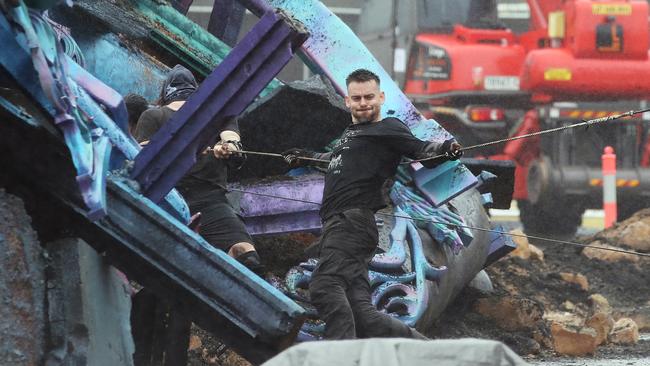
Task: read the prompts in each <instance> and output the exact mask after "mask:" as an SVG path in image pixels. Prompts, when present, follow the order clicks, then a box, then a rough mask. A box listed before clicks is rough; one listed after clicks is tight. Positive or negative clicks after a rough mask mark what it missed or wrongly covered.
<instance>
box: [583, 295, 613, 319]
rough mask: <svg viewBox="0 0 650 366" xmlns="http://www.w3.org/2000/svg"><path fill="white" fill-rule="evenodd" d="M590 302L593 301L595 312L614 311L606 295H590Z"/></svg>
mask: <svg viewBox="0 0 650 366" xmlns="http://www.w3.org/2000/svg"><path fill="white" fill-rule="evenodd" d="M589 302H591V306H592V308H593V310H594V313H598V312H604V313H608V314H609V313H611V312H612V307H611V306H610V305H609V301H607V299H606V298H605V296H603V295H601V294H593V295H591V296H589Z"/></svg>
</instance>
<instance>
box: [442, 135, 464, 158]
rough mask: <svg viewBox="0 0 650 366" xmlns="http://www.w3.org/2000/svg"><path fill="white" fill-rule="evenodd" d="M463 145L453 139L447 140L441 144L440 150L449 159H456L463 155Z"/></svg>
mask: <svg viewBox="0 0 650 366" xmlns="http://www.w3.org/2000/svg"><path fill="white" fill-rule="evenodd" d="M462 149H463V146H462V145H461V144H459V143H458V142H457V141H455V140H451V139H450V140H447V141H445V142H444V143H443V145H442V152H443V153H444V154H445V156H446V157H447V159H449V160H458V159H460V157H461V156H463V150H462Z"/></svg>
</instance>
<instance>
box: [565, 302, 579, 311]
mask: <svg viewBox="0 0 650 366" xmlns="http://www.w3.org/2000/svg"><path fill="white" fill-rule="evenodd" d="M562 307H563V308H564V310H566V311H572V310H575V308H576V306H575V304H574V303H572V302H571V301H569V300H567V301H565V302H563V303H562Z"/></svg>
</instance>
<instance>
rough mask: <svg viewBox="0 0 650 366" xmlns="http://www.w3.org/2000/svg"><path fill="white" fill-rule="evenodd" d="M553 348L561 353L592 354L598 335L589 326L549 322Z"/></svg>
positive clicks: (573, 354)
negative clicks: (581, 326) (580, 326)
mask: <svg viewBox="0 0 650 366" xmlns="http://www.w3.org/2000/svg"><path fill="white" fill-rule="evenodd" d="M551 334H552V335H553V348H554V349H555V351H556V352H557V353H559V354H562V355H568V356H584V355H589V354H593V353H594V352H595V351H596V347H597V342H596V341H597V338H598V335H597V333H596V331H595V330H593V329H591V328H578V327H572V326H569V325H564V324H560V323H557V322H554V323H553V324H551Z"/></svg>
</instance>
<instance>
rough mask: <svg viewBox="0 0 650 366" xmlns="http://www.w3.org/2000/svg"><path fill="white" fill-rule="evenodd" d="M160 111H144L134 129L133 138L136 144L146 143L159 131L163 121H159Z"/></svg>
mask: <svg viewBox="0 0 650 366" xmlns="http://www.w3.org/2000/svg"><path fill="white" fill-rule="evenodd" d="M161 117H162V116H161V114H160V111H159V110H157V109H149V110H147V111H144V113H142V115H140V118H139V119H138V124H137V125H136V127H135V132H134V133H133V135H134V136H133V137H134V138H135V140H136V141H137V142H138V143H141V142H143V141H147V140H149V139H151V137H152V136H153V135H154V134H155V133H156V132H157V131H158V129H160V126H162V124H163V123H164V122H165V121H160V119H161Z"/></svg>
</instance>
